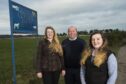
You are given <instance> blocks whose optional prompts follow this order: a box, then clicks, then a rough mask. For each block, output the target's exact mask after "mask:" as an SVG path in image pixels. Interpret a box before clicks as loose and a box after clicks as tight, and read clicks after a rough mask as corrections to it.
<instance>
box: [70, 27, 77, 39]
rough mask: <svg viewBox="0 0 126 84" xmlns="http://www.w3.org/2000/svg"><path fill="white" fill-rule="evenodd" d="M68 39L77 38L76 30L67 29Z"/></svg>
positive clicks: (72, 28)
mask: <svg viewBox="0 0 126 84" xmlns="http://www.w3.org/2000/svg"><path fill="white" fill-rule="evenodd" d="M68 37H69V38H70V39H75V38H76V37H77V30H76V28H74V27H70V28H69V29H68Z"/></svg>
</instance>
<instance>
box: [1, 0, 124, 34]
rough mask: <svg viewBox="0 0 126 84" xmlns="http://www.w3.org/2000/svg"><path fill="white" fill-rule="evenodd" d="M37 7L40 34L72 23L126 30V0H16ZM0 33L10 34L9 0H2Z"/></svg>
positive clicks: (64, 28)
mask: <svg viewBox="0 0 126 84" xmlns="http://www.w3.org/2000/svg"><path fill="white" fill-rule="evenodd" d="M13 1H15V2H17V3H19V4H22V5H24V6H26V7H29V8H31V9H33V10H36V11H37V13H38V30H39V34H43V33H44V29H45V27H46V26H48V25H51V26H53V27H54V28H55V30H56V32H57V33H62V32H67V28H68V27H69V26H70V25H74V26H76V27H77V28H78V30H79V31H81V30H87V31H88V30H91V29H110V28H112V29H116V28H119V29H120V30H126V0H13ZM0 9H1V10H0V34H10V22H9V9H8V0H0Z"/></svg>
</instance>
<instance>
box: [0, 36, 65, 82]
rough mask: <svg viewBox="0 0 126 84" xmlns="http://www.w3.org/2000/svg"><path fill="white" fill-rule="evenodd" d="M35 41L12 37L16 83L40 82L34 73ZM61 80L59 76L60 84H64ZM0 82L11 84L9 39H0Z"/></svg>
mask: <svg viewBox="0 0 126 84" xmlns="http://www.w3.org/2000/svg"><path fill="white" fill-rule="evenodd" d="M37 43H38V39H36V38H15V39H14V44H15V63H16V79H17V84H40V82H41V79H37V78H36V74H35V72H36V71H35V58H36V49H37ZM63 82H64V81H63V77H61V78H60V84H64V83H63ZM0 84H13V82H12V55H11V40H10V39H0Z"/></svg>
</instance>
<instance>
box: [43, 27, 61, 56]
mask: <svg viewBox="0 0 126 84" xmlns="http://www.w3.org/2000/svg"><path fill="white" fill-rule="evenodd" d="M48 29H51V30H52V31H53V33H54V36H53V40H52V43H51V44H50V45H49V48H51V49H52V52H56V53H59V54H60V56H63V50H62V47H61V44H60V42H59V39H58V37H57V34H56V32H55V30H54V28H53V27H51V26H47V27H46V29H45V37H44V38H45V39H47V30H48Z"/></svg>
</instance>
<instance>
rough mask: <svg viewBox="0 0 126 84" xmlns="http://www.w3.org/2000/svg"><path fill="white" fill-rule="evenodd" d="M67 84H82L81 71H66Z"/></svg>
mask: <svg viewBox="0 0 126 84" xmlns="http://www.w3.org/2000/svg"><path fill="white" fill-rule="evenodd" d="M65 84H81V80H80V69H66V75H65Z"/></svg>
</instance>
